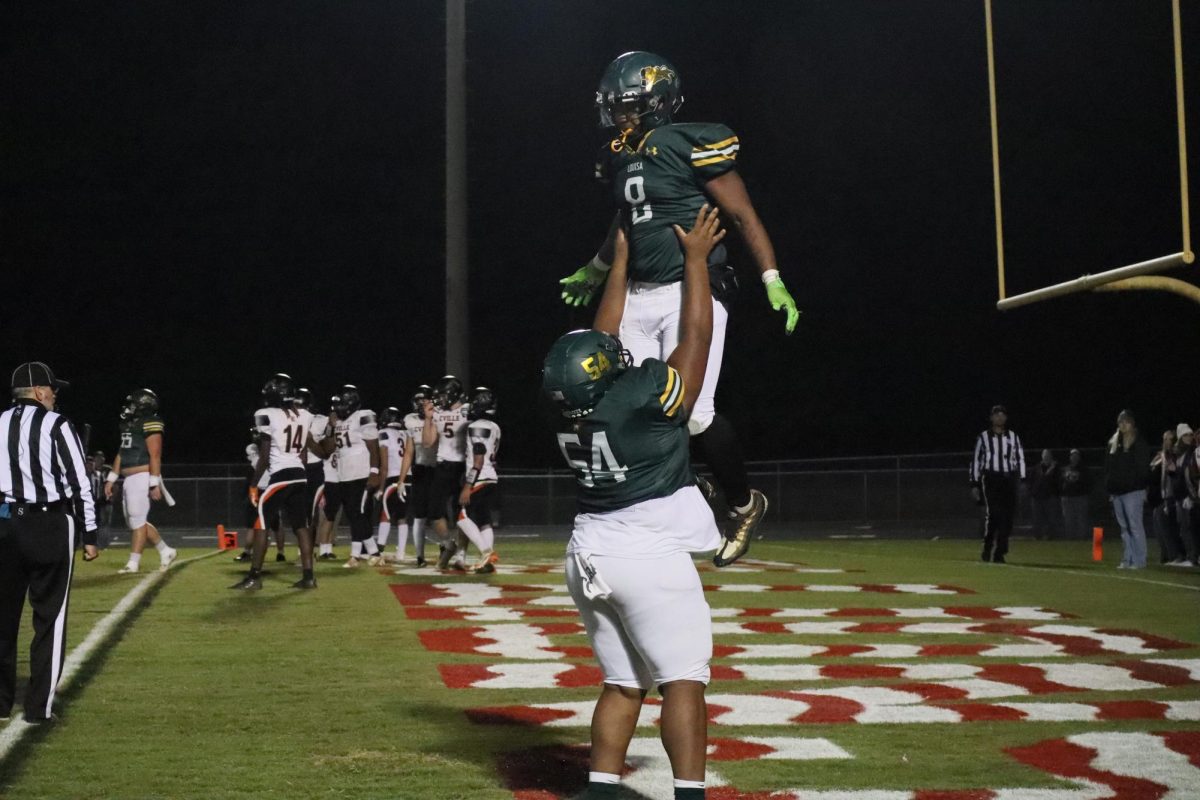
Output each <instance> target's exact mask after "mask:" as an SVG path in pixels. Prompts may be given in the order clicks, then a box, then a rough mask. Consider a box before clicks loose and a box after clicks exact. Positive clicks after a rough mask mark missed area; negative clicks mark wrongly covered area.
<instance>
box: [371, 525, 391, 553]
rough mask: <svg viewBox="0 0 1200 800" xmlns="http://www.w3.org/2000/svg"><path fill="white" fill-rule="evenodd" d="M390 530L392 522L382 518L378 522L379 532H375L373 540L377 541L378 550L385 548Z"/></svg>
mask: <svg viewBox="0 0 1200 800" xmlns="http://www.w3.org/2000/svg"><path fill="white" fill-rule="evenodd" d="M391 532H392V523H391V522H388V521H387V520H384V521H383V522H380V523H379V533H377V534H375V541H376V542H378V543H379V549H380V550H386V549H387V540H388V534H390V533H391Z"/></svg>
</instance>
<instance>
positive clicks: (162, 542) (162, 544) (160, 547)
mask: <svg viewBox="0 0 1200 800" xmlns="http://www.w3.org/2000/svg"><path fill="white" fill-rule="evenodd" d="M154 549H155V550H157V551H158V554H159V555H162V554H163V553H165V552H167V551H168V550H170V549H171V547H170V545H168V544H167V540H166V539H159V540H158V544H156V545H154Z"/></svg>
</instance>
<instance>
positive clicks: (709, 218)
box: [671, 203, 725, 261]
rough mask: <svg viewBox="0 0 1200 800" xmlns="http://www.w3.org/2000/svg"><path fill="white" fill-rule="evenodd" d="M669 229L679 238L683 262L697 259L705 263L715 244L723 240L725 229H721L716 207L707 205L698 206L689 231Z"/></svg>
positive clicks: (676, 227) (674, 226) (675, 226)
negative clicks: (698, 208) (694, 219)
mask: <svg viewBox="0 0 1200 800" xmlns="http://www.w3.org/2000/svg"><path fill="white" fill-rule="evenodd" d="M671 227H673V228H674V229H675V235H676V236H678V237H679V244H680V246H681V247H683V257H684V259H685V260H687V259H693V258H699V259H702V260H705V261H707V260H708V254H709V253H711V252H712V249H713V248H714V247H715V246H716V244H717V242H719V241H721V240H722V239H724V238H725V229H724V228H722V227H721V218H720V216H719V214H718V212H717V208H716V206H713V207H709V205H708V203H705V204H704V205H702V206H700V210H699V211H697V212H696V221H695V223H693V225H692V229H691V230H690V231H684V229H683V228H681V227H679V226H678V225H672V226H671Z"/></svg>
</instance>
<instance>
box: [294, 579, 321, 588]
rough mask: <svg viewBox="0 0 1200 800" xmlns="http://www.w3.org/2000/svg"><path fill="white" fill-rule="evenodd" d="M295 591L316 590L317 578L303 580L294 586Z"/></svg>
mask: <svg viewBox="0 0 1200 800" xmlns="http://www.w3.org/2000/svg"><path fill="white" fill-rule="evenodd" d="M292 588H293V589H315V588H317V579H316V578H301V579H300V580H298V581H296V582H295V583H293V584H292Z"/></svg>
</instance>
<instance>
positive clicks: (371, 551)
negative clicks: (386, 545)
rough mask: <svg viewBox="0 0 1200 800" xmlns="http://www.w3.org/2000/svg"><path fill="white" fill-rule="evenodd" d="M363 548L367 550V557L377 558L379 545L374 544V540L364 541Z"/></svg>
mask: <svg viewBox="0 0 1200 800" xmlns="http://www.w3.org/2000/svg"><path fill="white" fill-rule="evenodd" d="M363 547H365V548H367V555H368V556H377V555H379V545H377V544H375V540H374V539H367V540H366V541H364V542H363Z"/></svg>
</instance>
